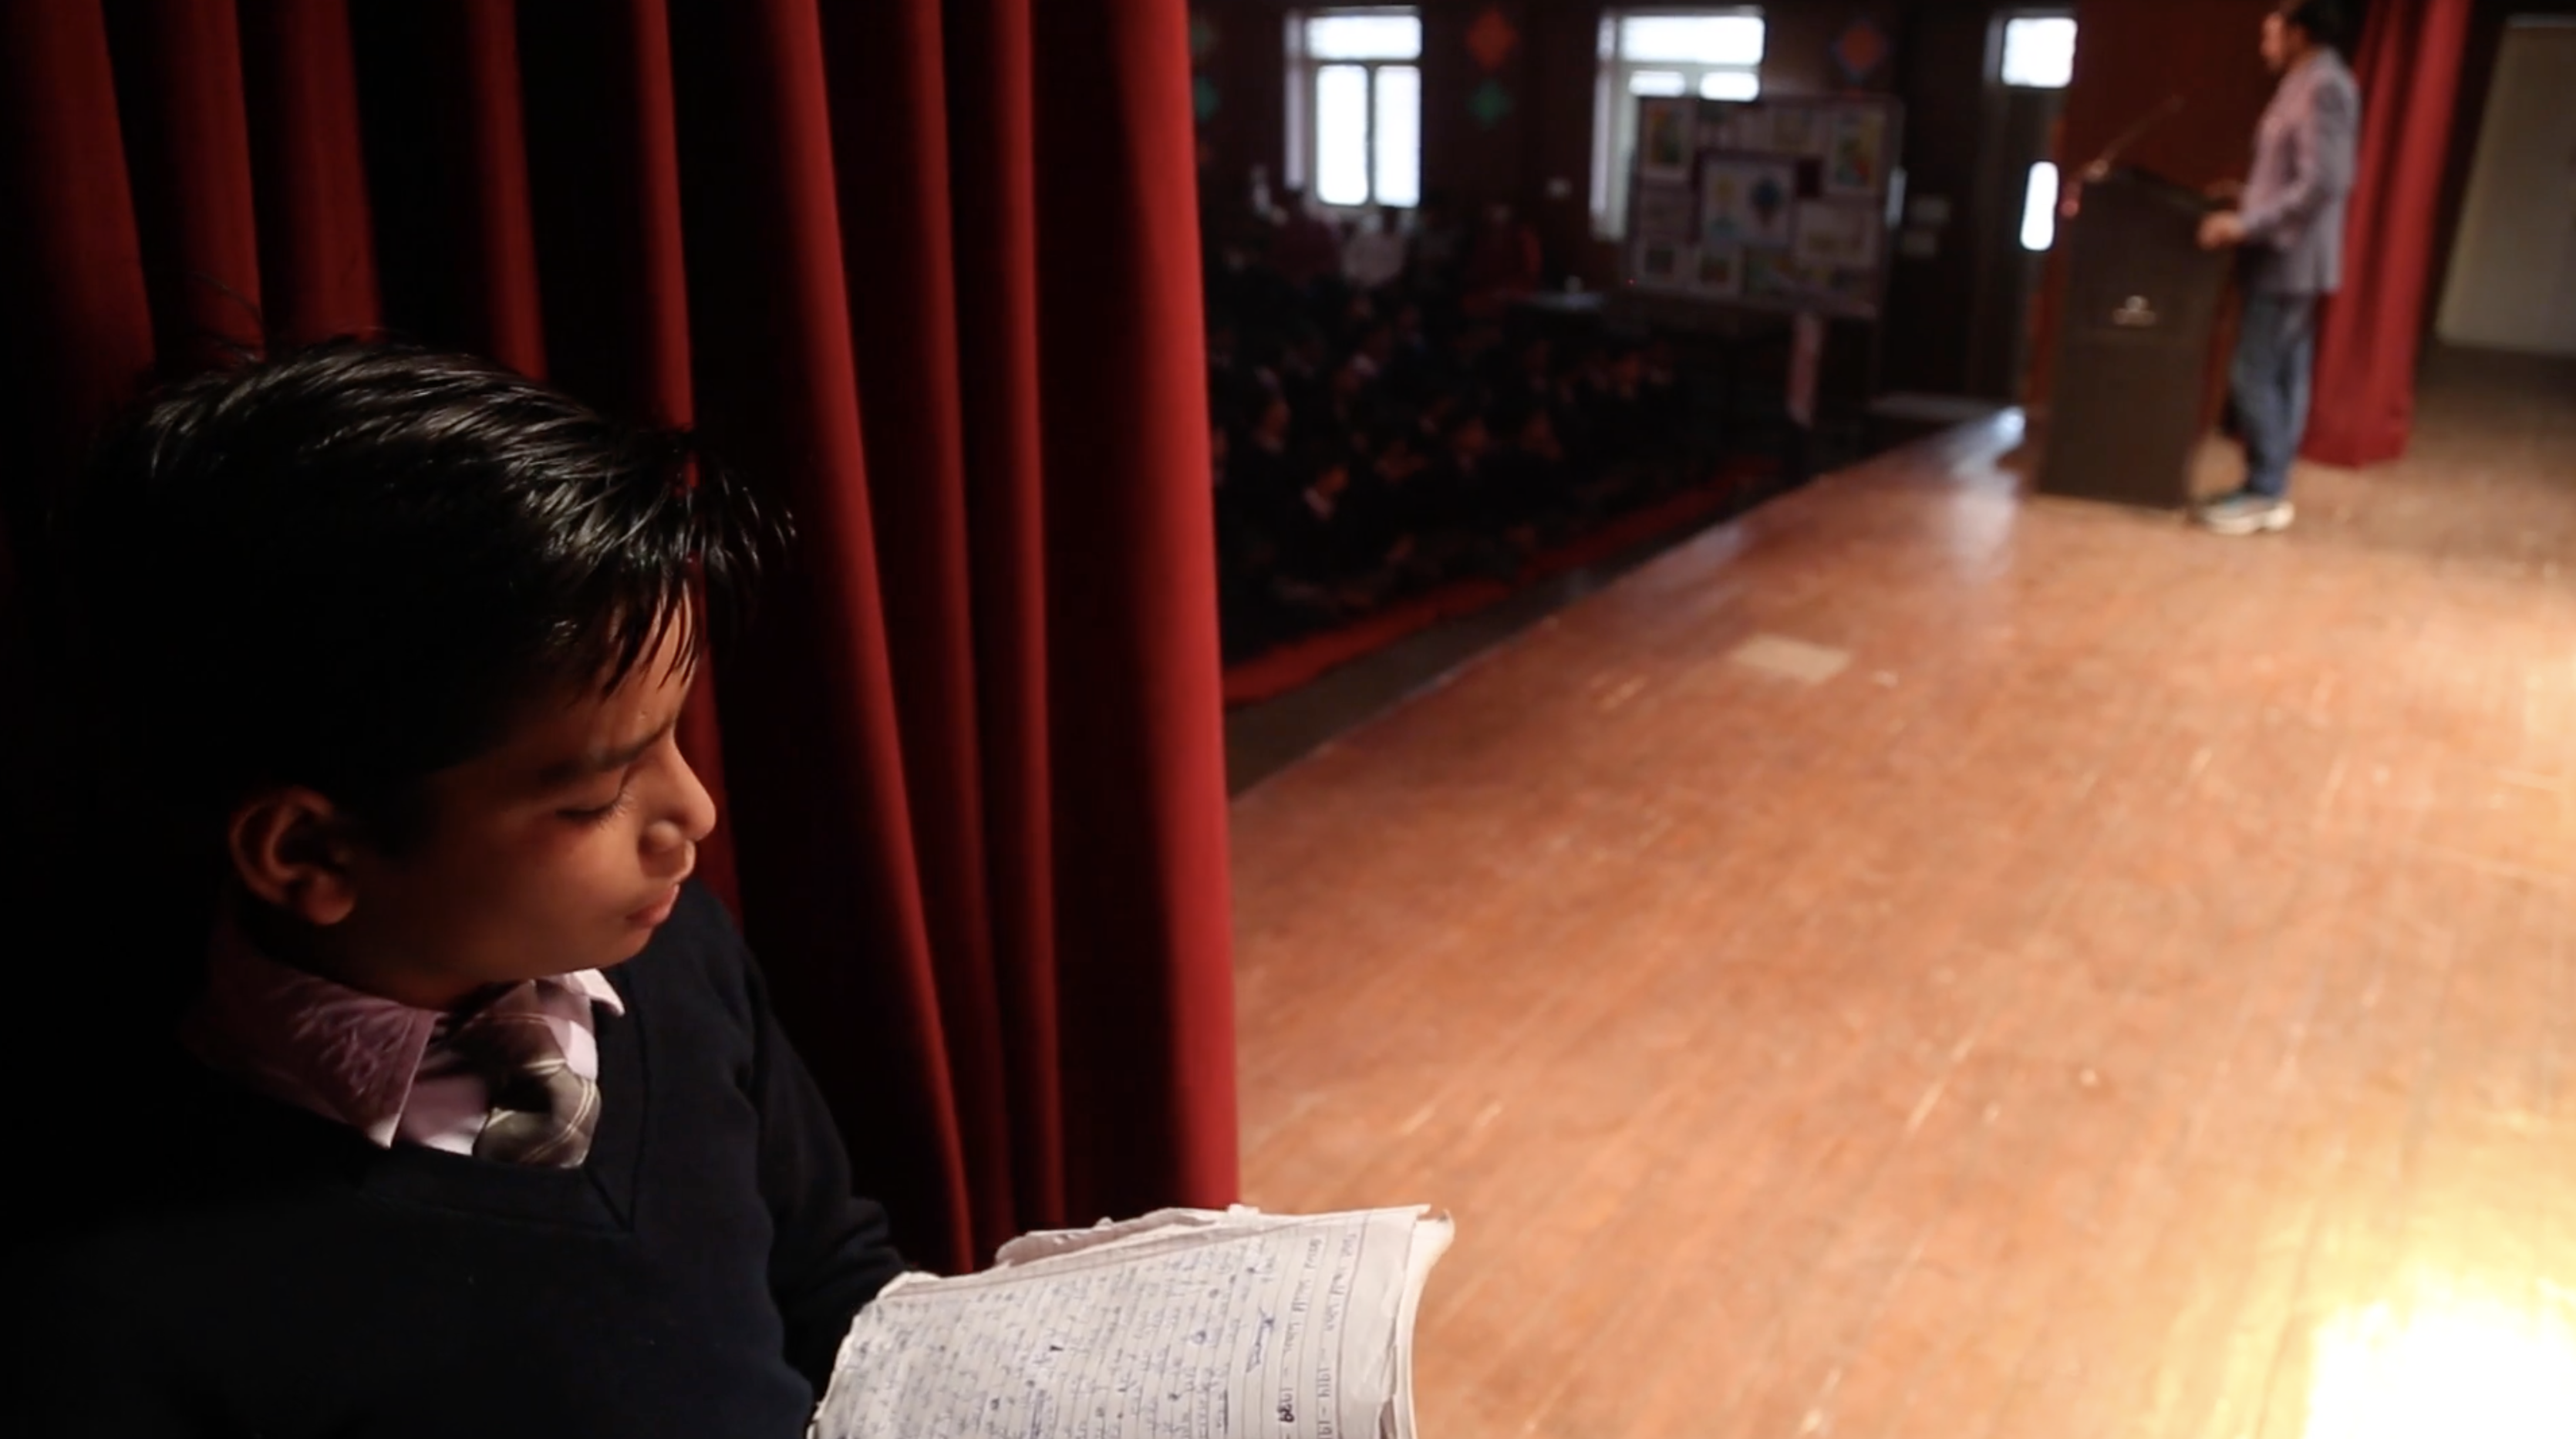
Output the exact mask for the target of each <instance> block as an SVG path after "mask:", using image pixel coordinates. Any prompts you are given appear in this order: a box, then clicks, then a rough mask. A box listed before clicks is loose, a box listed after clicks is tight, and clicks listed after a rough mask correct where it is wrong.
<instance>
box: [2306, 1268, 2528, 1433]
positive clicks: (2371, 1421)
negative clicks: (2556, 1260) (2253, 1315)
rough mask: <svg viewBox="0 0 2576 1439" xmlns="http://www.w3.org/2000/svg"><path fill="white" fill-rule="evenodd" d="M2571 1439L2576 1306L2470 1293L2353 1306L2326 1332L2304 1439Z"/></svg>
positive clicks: (2321, 1333)
mask: <svg viewBox="0 0 2576 1439" xmlns="http://www.w3.org/2000/svg"><path fill="white" fill-rule="evenodd" d="M2447 1434H2458V1435H2476V1436H2478V1439H2544V1436H2546V1439H2567V1436H2569V1435H2571V1434H2576V1313H2571V1311H2570V1308H2569V1306H2568V1305H2567V1304H2566V1303H2565V1302H2564V1301H2563V1300H2560V1299H2559V1298H2558V1297H2557V1295H2556V1292H2555V1291H2549V1292H2548V1293H2547V1297H2544V1298H2542V1299H2541V1300H2540V1301H2539V1307H2538V1308H2537V1309H2533V1308H2516V1307H2514V1306H2512V1305H2508V1304H2504V1303H2500V1302H2496V1301H2492V1300H2477V1299H2470V1298H2467V1297H2465V1296H2464V1297H2462V1298H2460V1299H2459V1300H2457V1301H2455V1302H2449V1303H2430V1304H2414V1305H2408V1306H2405V1307H2403V1308H2400V1307H2398V1306H2392V1305H2387V1304H2374V1305H2371V1306H2370V1307H2368V1308H2366V1309H2347V1310H2344V1311H2342V1312H2341V1313H2339V1314H2337V1315H2335V1316H2334V1317H2333V1318H2331V1319H2329V1320H2327V1321H2326V1322H2325V1323H2324V1324H2322V1325H2320V1326H2318V1329H2317V1346H2316V1369H2315V1374H2314V1383H2313V1387H2312V1388H2311V1390H2310V1392H2309V1404H2308V1428H2307V1439H2400V1436H2404V1439H2416V1436H2422V1435H2447Z"/></svg>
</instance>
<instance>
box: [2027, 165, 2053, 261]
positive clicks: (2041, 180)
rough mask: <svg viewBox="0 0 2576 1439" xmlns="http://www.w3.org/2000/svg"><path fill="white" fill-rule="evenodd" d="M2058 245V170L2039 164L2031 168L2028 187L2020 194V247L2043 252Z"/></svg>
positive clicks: (2051, 166)
mask: <svg viewBox="0 0 2576 1439" xmlns="http://www.w3.org/2000/svg"><path fill="white" fill-rule="evenodd" d="M2056 243H2057V166H2056V165H2054V164H2052V163H2050V162H2049V161H2046V160H2042V161H2040V162H2039V163H2037V164H2035V165H2033V166H2031V167H2030V184H2029V185H2028V186H2027V187H2026V188H2025V189H2023V191H2022V192H2021V247H2022V248H2023V249H2025V250H2045V249H2047V248H2048V247H2049V246H2051V245H2053V244H2056Z"/></svg>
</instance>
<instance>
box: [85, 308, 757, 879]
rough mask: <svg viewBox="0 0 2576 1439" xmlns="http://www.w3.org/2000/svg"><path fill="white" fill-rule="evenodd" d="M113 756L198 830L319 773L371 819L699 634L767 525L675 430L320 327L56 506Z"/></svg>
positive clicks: (190, 399) (172, 418) (171, 399)
mask: <svg viewBox="0 0 2576 1439" xmlns="http://www.w3.org/2000/svg"><path fill="white" fill-rule="evenodd" d="M67 518H68V520H69V526H68V532H67V538H68V539H69V542H70V559H71V563H72V565H73V572H74V578H75V585H74V594H75V598H76V601H77V603H78V605H79V607H80V619H81V622H82V623H81V628H82V631H83V639H84V641H85V646H84V648H85V651H86V653H87V654H88V656H89V657H90V659H91V660H92V665H91V669H92V671H93V677H94V678H95V679H97V680H98V681H99V682H100V690H101V696H102V700H103V702H104V705H105V714H106V717H107V718H108V720H109V721H110V722H111V724H112V725H113V728H114V730H115V734H114V739H115V741H116V749H117V751H118V752H119V753H118V758H117V763H118V765H119V767H120V768H121V769H122V770H124V771H125V777H126V778H129V779H141V780H144V781H146V782H148V783H150V784H151V785H153V786H154V787H155V789H156V790H157V792H158V794H159V796H160V797H161V798H162V799H163V800H164V801H165V802H166V803H167V804H169V805H171V806H174V807H175V808H174V811H173V816H172V817H174V818H176V819H178V820H181V821H183V822H186V823H188V824H189V825H190V826H191V827H192V828H199V829H200V832H202V828H201V827H202V826H204V825H206V824H208V823H209V822H212V821H217V820H220V818H221V817H222V815H223V814H224V812H226V811H227V810H229V808H230V807H231V806H232V805H233V804H235V803H238V802H239V801H240V800H241V799H242V798H243V797H245V796H247V795H248V794H250V793H252V792H254V791H255V790H256V789H257V788H258V787H260V786H263V785H268V784H282V783H292V784H304V785H310V786H311V787H313V788H314V789H316V790H319V791H320V792H322V793H323V794H326V795H328V796H330V797H331V799H332V800H333V802H334V803H335V804H338V805H340V806H341V807H342V808H343V809H345V810H346V811H348V812H349V813H350V814H351V815H352V816H353V817H354V818H355V819H356V820H357V822H358V823H359V824H360V825H361V826H363V827H364V829H365V831H366V833H367V834H368V836H369V837H370V838H371V839H372V840H374V841H375V842H376V843H378V844H382V845H387V846H393V847H397V848H399V847H400V846H401V845H403V844H405V843H407V842H409V841H410V840H412V839H414V838H416V837H417V826H418V824H419V822H420V819H421V814H420V812H419V807H418V804H417V799H418V795H419V788H420V784H421V782H422V781H423V780H425V779H426V778H427V777H429V776H430V775H432V774H434V773H436V772H438V771H439V770H441V769H444V768H446V767H448V766H451V765H454V764H457V763H459V762H461V761H464V760H466V759H470V758H472V757H473V756H474V755H476V754H477V753H480V752H482V751H484V750H486V749H488V748H489V747H490V746H492V745H493V744H495V743H496V742H498V741H499V740H500V739H501V738H502V736H503V735H504V734H505V732H506V731H507V729H508V728H509V727H510V726H511V725H512V724H514V723H515V722H517V720H518V719H519V718H520V717H521V716H523V715H525V714H526V713H528V711H529V708H530V707H531V706H534V705H538V704H544V703H549V702H568V701H569V700H571V699H572V698H573V697H575V696H577V695H579V694H581V693H582V692H583V690H584V688H585V687H587V688H589V689H591V690H595V691H598V692H602V693H604V692H606V691H608V690H612V689H614V688H615V687H616V686H617V685H618V684H619V683H620V682H621V681H622V680H624V678H625V677H626V676H627V675H628V674H629V673H630V672H631V671H632V670H633V669H634V668H635V666H636V665H638V664H639V663H641V662H642V661H643V659H644V657H645V656H646V655H648V654H650V653H651V652H652V650H653V648H654V647H655V646H656V645H657V644H658V643H659V642H660V641H661V639H662V638H663V637H664V635H665V634H666V632H668V630H669V628H670V627H671V626H674V625H676V626H679V627H681V634H682V638H683V640H684V642H685V643H686V645H687V648H688V653H689V654H690V655H691V656H692V658H694V657H695V656H696V655H697V654H698V653H699V650H700V647H701V646H702V644H703V642H704V639H705V626H704V625H703V624H702V623H701V622H700V619H701V617H700V615H699V613H698V606H697V605H696V604H695V603H693V602H692V598H691V594H692V588H693V586H695V585H698V584H701V583H702V584H703V588H704V591H705V593H706V595H707V597H708V601H709V603H710V604H711V605H712V606H714V608H715V612H716V613H717V614H719V615H722V614H725V613H728V612H729V611H730V610H731V609H732V608H733V607H734V602H736V601H738V600H739V599H742V598H745V597H747V590H748V588H749V586H750V583H751V582H752V581H753V580H754V579H755V578H756V576H757V574H758V572H759V570H760V569H761V567H762V564H763V563H764V560H765V559H766V558H767V556H768V554H769V552H770V551H771V550H772V549H773V547H774V545H775V544H776V543H777V542H778V541H780V540H782V539H783V538H784V535H785V526H784V520H783V517H780V516H775V515H773V514H771V513H769V512H767V511H765V510H764V509H763V507H762V506H761V505H759V504H758V503H757V502H756V501H755V500H754V499H753V497H752V496H751V495H750V494H749V493H748V492H747V491H746V490H744V489H743V488H742V487H741V486H740V485H739V484H738V483H737V482H736V481H735V480H734V479H733V478H732V477H730V476H729V475H727V474H726V473H725V472H724V471H723V470H722V469H720V468H718V467H716V466H714V465H712V464H708V463H704V462H703V461H702V460H701V458H700V457H699V456H698V454H697V452H696V450H695V448H694V447H693V445H692V443H691V440H690V438H689V436H688V435H687V434H686V433H685V432H682V431H678V430H671V429H655V428H646V427H639V426H633V425H628V424H623V423H620V422H618V421H615V420H611V419H608V418H607V417H605V416H603V415H600V414H599V413H597V412H595V411H593V410H591V409H589V408H588V407H586V406H584V405H582V404H580V403H579V402H577V401H574V400H572V399H569V398H567V397H565V396H563V395H561V394H558V393H556V392H554V391H552V390H549V389H547V388H546V387H545V386H543V385H540V384H538V383H536V382H535V381H532V380H529V379H526V378H524V377H522V376H520V375H517V374H513V373H511V372H509V371H507V370H504V369H502V368H500V367H498V366H496V365H493V364H490V363H487V362H485V361H482V360H477V359H471V358H467V357H463V356H457V355H447V354H437V353H432V352H428V351H424V350H418V349H411V348H404V347H393V346H382V345H364V344H358V343H354V342H335V343H332V344H328V345H323V346H318V347H315V348H312V349H307V350H304V351H301V352H299V353H295V354H290V355H286V356H284V357H282V358H278V359H274V360H267V361H262V362H257V363H251V364H246V365H243V366H240V367H237V368H232V369H228V370H222V371H217V372H213V373H209V374H204V375H199V376H197V377H195V378H192V379H188V380H185V381H182V382H180V383H178V384H175V385H173V386H171V387H169V388H167V389H165V390H163V391H161V392H160V393H158V394H156V395H154V396H152V397H150V398H148V399H147V400H146V401H144V402H143V403H142V404H141V405H139V406H137V407H136V408H135V409H134V410H133V411H132V412H130V413H129V414H127V415H126V416H125V417H123V418H122V419H121V420H119V421H118V422H117V423H116V424H115V425H114V426H113V427H112V428H111V429H110V431H109V433H108V434H107V435H106V436H105V438H104V439H103V440H102V441H101V443H100V444H99V445H98V446H97V448H96V449H95V450H94V452H93V453H92V455H91V458H90V461H89V464H88V466H87V468H86V471H85V472H84V474H83V476H82V480H81V484H80V486H79V488H78V490H77V492H76V493H75V495H74V498H73V501H72V505H71V507H70V510H69V512H68V516H67Z"/></svg>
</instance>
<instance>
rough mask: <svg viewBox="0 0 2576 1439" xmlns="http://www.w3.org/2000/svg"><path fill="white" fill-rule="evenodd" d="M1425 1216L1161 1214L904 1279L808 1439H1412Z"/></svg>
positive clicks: (875, 1307)
mask: <svg viewBox="0 0 2576 1439" xmlns="http://www.w3.org/2000/svg"><path fill="white" fill-rule="evenodd" d="M1449 1235H1450V1223H1449V1220H1448V1218H1447V1217H1446V1216H1439V1215H1433V1214H1431V1213H1429V1212H1428V1211H1427V1210H1423V1209H1419V1208H1414V1209H1373V1210H1365V1211H1360V1212H1356V1213H1349V1214H1314V1215H1285V1214H1279V1215H1273V1214H1261V1213H1257V1212H1255V1211H1253V1210H1248V1209H1240V1208H1238V1209H1234V1210H1229V1211H1225V1212H1222V1213H1220V1212H1218V1211H1214V1210H1204V1209H1167V1210H1163V1211H1161V1212H1159V1213H1155V1214H1149V1215H1147V1216H1145V1217H1144V1218H1142V1219H1135V1220H1129V1221H1127V1222H1125V1223H1121V1224H1108V1225H1103V1226H1101V1227H1100V1228H1098V1229H1088V1230H1062V1231H1050V1232H1046V1233H1040V1234H1031V1235H1028V1236H1026V1237H1024V1238H1020V1239H1015V1240H1013V1241H1011V1242H1010V1243H1009V1244H1006V1245H1004V1246H1003V1247H1002V1252H1001V1254H1000V1255H999V1256H998V1259H997V1261H996V1262H995V1264H994V1266H993V1267H992V1268H991V1269H988V1270H985V1271H984V1272H983V1273H980V1274H970V1275H965V1276H963V1277H960V1278H956V1279H934V1278H930V1277H928V1276H925V1275H909V1276H906V1277H905V1278H903V1279H899V1280H897V1281H896V1282H895V1283H894V1284H892V1285H891V1286H889V1287H888V1288H887V1289H886V1291H885V1292H884V1293H883V1294H881V1295H879V1296H878V1297H877V1299H876V1302H874V1303H872V1304H870V1305H869V1306H868V1307H867V1308H866V1309H865V1310H863V1311H861V1312H860V1314H859V1317H858V1320H857V1322H855V1323H853V1324H852V1325H851V1326H850V1332H849V1335H848V1337H846V1338H845V1339H843V1340H842V1341H841V1352H840V1357H839V1358H838V1359H837V1360H836V1361H835V1362H834V1364H833V1371H832V1385H831V1389H830V1390H829V1392H827V1393H826V1394H825V1395H824V1396H823V1403H822V1407H821V1408H820V1409H818V1410H817V1411H816V1412H815V1415H814V1424H813V1428H812V1430H811V1436H812V1439H923V1436H930V1435H940V1436H948V1439H1004V1436H1009V1439H1031V1436H1049V1435H1075V1434H1080V1435H1091V1436H1097V1439H1235V1436H1250V1435H1254V1434H1258V1435H1261V1436H1263V1439H1411V1435H1412V1433H1413V1320H1414V1314H1415V1312H1416V1310H1417V1308H1418V1307H1419V1305H1420V1303H1421V1299H1422V1286H1423V1282H1424V1281H1425V1280H1426V1279H1428V1278H1429V1277H1430V1274H1431V1266H1432V1264H1433V1263H1434V1262H1435V1261H1437V1260H1438V1259H1439V1257H1440V1255H1441V1252H1442V1251H1443V1250H1445V1249H1447V1248H1448V1247H1449Z"/></svg>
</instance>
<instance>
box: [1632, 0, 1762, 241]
mask: <svg viewBox="0 0 2576 1439" xmlns="http://www.w3.org/2000/svg"><path fill="white" fill-rule="evenodd" d="M1667 15H1669V16H1692V17H1698V16H1708V17H1712V18H1716V17H1729V18H1743V19H1749V20H1752V21H1754V22H1756V23H1757V24H1759V25H1761V27H1762V55H1761V56H1760V57H1759V58H1757V59H1755V60H1754V61H1753V63H1752V64H1750V65H1711V64H1696V63H1691V62H1687V61H1673V60H1630V59H1628V58H1627V56H1626V54H1625V50H1624V47H1625V43H1626V42H1625V38H1624V32H1623V30H1622V28H1621V22H1623V21H1627V20H1631V19H1638V18H1643V17H1650V16H1667ZM1595 44H1596V49H1595V62H1596V63H1595V65H1594V71H1593V82H1592V186H1591V191H1590V195H1589V204H1590V208H1591V213H1592V234H1593V238H1595V239H1598V240H1623V239H1625V238H1627V234H1628V177H1629V172H1630V171H1631V170H1632V169H1634V168H1635V163H1634V151H1635V149H1636V146H1637V136H1636V124H1637V122H1636V114H1637V109H1636V102H1637V99H1638V97H1637V96H1636V95H1634V94H1633V93H1631V90H1630V86H1631V85H1632V84H1633V80H1632V77H1633V76H1635V75H1637V74H1639V73H1641V72H1646V71H1675V72H1678V73H1679V74H1680V75H1681V77H1682V92H1681V93H1682V95H1683V96H1685V97H1699V96H1701V95H1703V94H1704V87H1705V86H1706V85H1707V83H1708V77H1710V76H1711V75H1751V76H1752V77H1753V95H1752V96H1751V97H1750V98H1752V99H1759V98H1760V97H1761V94H1762V67H1763V64H1764V62H1765V61H1767V60H1768V59H1769V58H1770V53H1771V17H1770V15H1769V14H1768V13H1767V12H1766V11H1765V10H1764V8H1763V7H1762V6H1760V5H1614V6H1611V7H1609V8H1606V9H1604V10H1603V11H1602V12H1601V25H1600V29H1599V31H1598V32H1597V34H1596V37H1595Z"/></svg>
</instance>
